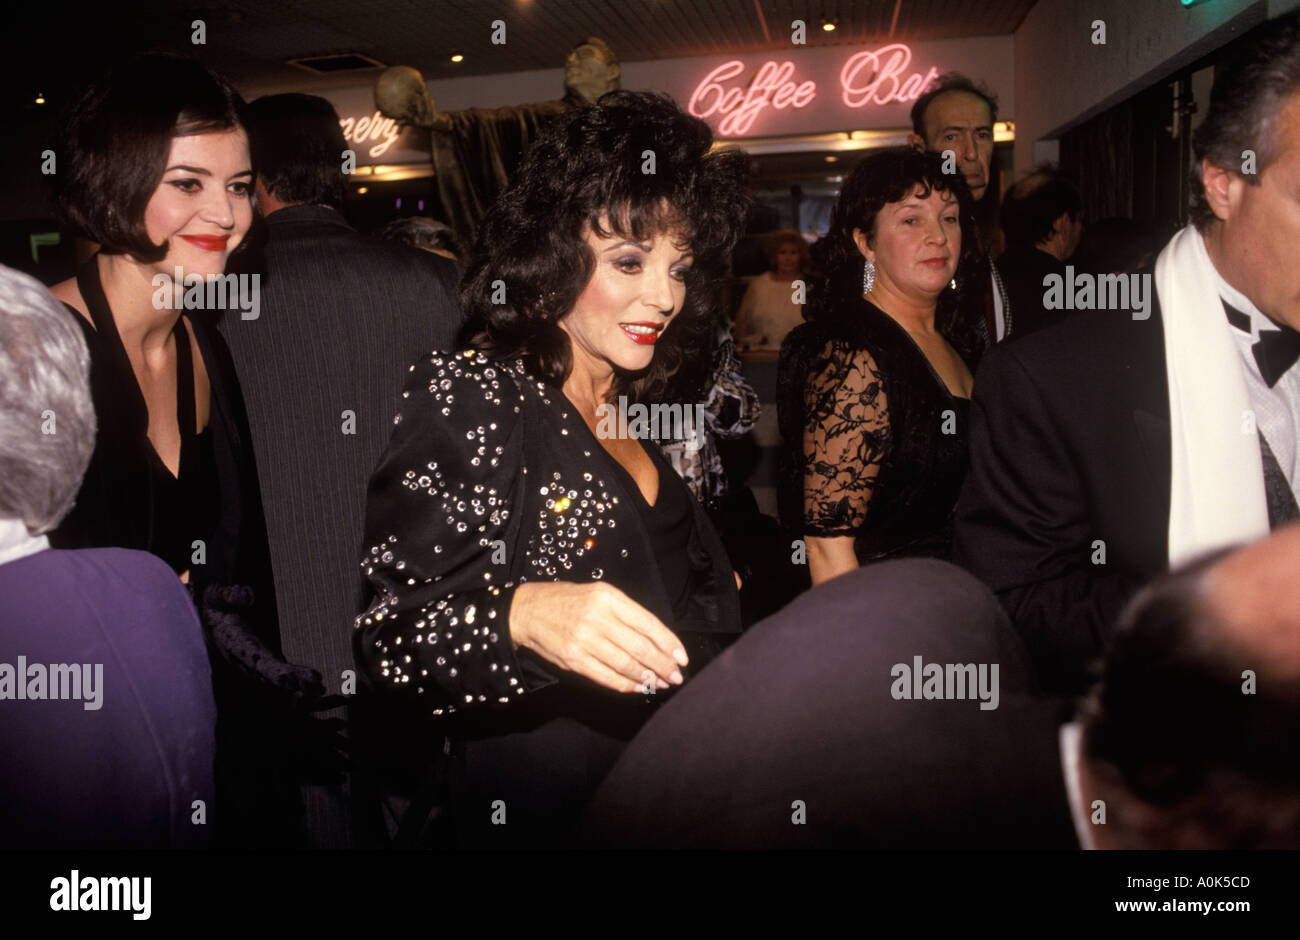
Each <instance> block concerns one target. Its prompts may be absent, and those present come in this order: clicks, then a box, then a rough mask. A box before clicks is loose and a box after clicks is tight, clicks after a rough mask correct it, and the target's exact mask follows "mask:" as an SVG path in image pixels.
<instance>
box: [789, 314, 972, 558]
mask: <svg viewBox="0 0 1300 940" xmlns="http://www.w3.org/2000/svg"><path fill="white" fill-rule="evenodd" d="M835 313H836V315H835V316H834V317H832V318H830V319H820V320H817V321H814V322H811V323H806V324H804V325H802V326H799V327H796V328H795V329H794V330H793V331H792V332H791V333H790V335H789V336H788V337H787V338H786V341H785V343H784V344H783V345H782V347H781V361H780V369H779V376H778V380H777V383H778V384H777V411H778V418H779V421H780V427H781V434H782V437H783V438H784V441H785V446H784V452H783V455H782V467H781V488H780V491H779V499H780V508H781V516H782V521H783V522H784V523H785V524H786V525H787V526H788V527H789V528H790V529H791V530H792V531H794V532H795V533H796V534H798V535H804V536H816V537H826V538H830V537H835V536H845V535H851V536H853V537H854V550H855V553H856V555H857V558H858V562H859V564H866V563H868V562H872V561H879V560H881V559H886V558H895V557H905V556H913V555H919V556H931V557H937V558H945V559H946V558H948V557H949V555H950V553H951V546H952V519H953V507H954V506H955V505H956V502H957V496H958V494H959V492H960V490H961V485H962V482H963V480H964V479H965V477H966V468H967V461H968V452H967V446H968V445H967V440H968V436H967V434H968V432H967V419H968V415H969V409H970V402H969V400H968V399H965V398H959V397H956V396H954V395H953V394H952V393H951V392H949V390H948V388H947V386H946V385H945V384H944V382H943V380H942V379H941V378H940V377H939V375H938V374H937V373H936V372H935V371H934V369H933V367H931V365H930V363H929V361H928V360H927V359H926V358H925V355H924V353H922V352H921V350H920V348H919V347H918V346H917V345H916V343H915V342H914V341H913V340H912V338H911V337H910V336H909V335H908V334H907V331H906V330H904V329H903V327H902V326H901V325H899V324H898V323H897V322H896V321H895V320H894V319H892V318H891V317H890V316H888V315H887V314H885V313H884V312H882V311H881V310H880V309H879V308H877V307H876V306H875V305H874V304H872V303H870V302H868V301H867V300H865V299H862V298H850V299H848V300H846V301H844V302H843V305H842V306H841V307H840V308H838V309H837V310H836V312H835ZM946 338H947V337H946ZM949 342H950V343H951V342H952V339H951V338H949ZM953 346H954V348H956V349H957V350H958V352H959V355H962V357H963V359H964V360H965V361H966V363H967V365H968V366H969V367H971V368H972V371H974V369H973V363H972V362H971V359H970V357H969V356H967V355H966V353H964V352H963V351H962V349H961V347H960V346H959V345H958V344H957V343H953Z"/></svg>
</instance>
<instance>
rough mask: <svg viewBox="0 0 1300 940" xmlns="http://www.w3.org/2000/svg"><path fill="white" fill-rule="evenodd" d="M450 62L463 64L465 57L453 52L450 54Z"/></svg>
mask: <svg viewBox="0 0 1300 940" xmlns="http://www.w3.org/2000/svg"><path fill="white" fill-rule="evenodd" d="M451 61H453V62H464V61H465V57H464V56H463V55H461V54H460V53H459V52H453V53H452V54H451Z"/></svg>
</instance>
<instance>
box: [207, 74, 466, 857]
mask: <svg viewBox="0 0 1300 940" xmlns="http://www.w3.org/2000/svg"><path fill="white" fill-rule="evenodd" d="M248 132H249V137H250V144H251V147H252V151H253V161H254V166H255V167H256V168H257V173H258V179H257V184H256V194H257V200H258V208H259V210H260V211H261V213H262V215H263V216H264V217H265V221H266V233H267V234H266V245H265V250H264V260H261V259H259V261H258V262H257V263H256V264H255V267H256V268H257V271H258V273H260V274H261V278H262V285H261V298H262V300H261V309H260V315H259V316H257V318H256V319H251V320H245V319H241V318H237V317H235V316H230V315H227V317H226V320H225V322H224V323H223V324H222V329H223V332H224V333H225V335H226V338H227V340H228V342H229V344H230V349H231V352H232V354H233V355H234V359H235V364H236V368H237V369H238V372H239V380H240V385H241V386H242V388H243V392H244V397H245V399H246V401H247V405H248V412H249V425H250V428H251V432H252V435H253V447H254V451H255V453H256V458H257V465H258V476H259V479H260V482H261V488H262V499H263V502H264V504H265V512H266V523H267V536H268V540H269V542H270V547H271V559H272V566H273V569H274V575H275V585H276V592H277V605H278V611H279V618H280V630H281V635H282V638H283V645H284V652H285V655H286V657H288V659H289V660H290V661H291V662H297V663H304V664H307V665H310V666H312V667H313V668H315V669H317V670H319V671H320V672H321V674H322V675H323V677H324V681H325V688H326V690H327V691H328V692H329V693H331V694H332V695H333V694H339V693H342V694H345V695H346V694H348V693H350V692H352V691H354V690H355V684H356V683H355V677H354V673H352V672H350V671H349V670H352V669H353V668H354V667H353V663H352V636H351V635H352V620H353V617H354V616H355V615H356V613H357V611H358V610H359V608H360V604H361V592H362V581H361V572H360V568H359V560H360V558H361V555H362V553H363V548H362V545H361V537H362V536H361V533H362V525H363V520H364V512H365V495H366V484H367V481H368V480H369V477H370V472H371V470H372V469H373V466H374V464H375V462H376V461H377V460H378V459H379V455H380V453H381V451H382V450H383V447H384V445H385V444H386V443H387V440H388V436H389V432H390V431H391V430H392V421H393V415H394V414H395V413H396V411H397V402H398V397H399V395H400V393H401V388H402V384H403V381H404V378H405V376H406V374H407V371H408V367H409V366H410V364H411V363H412V362H413V361H415V360H416V359H417V358H418V357H420V356H423V355H426V354H427V353H428V352H429V351H430V350H431V349H443V348H449V347H452V346H453V345H454V343H455V336H456V332H457V330H458V329H459V327H460V323H461V319H462V313H461V309H460V304H459V301H458V300H457V297H456V281H457V277H458V275H457V271H456V267H455V265H454V264H452V263H451V262H450V261H448V260H446V259H444V258H440V257H438V256H437V255H433V254H430V253H427V252H422V251H419V250H417V249H414V248H408V247H406V246H403V245H398V244H393V243H391V242H384V241H381V240H379V239H377V238H371V237H369V236H365V235H362V234H360V233H358V232H357V231H356V230H355V229H353V228H352V227H351V226H350V225H349V224H348V223H347V221H346V220H345V219H344V218H343V215H342V214H341V213H340V211H339V210H340V207H341V206H342V203H343V193H344V185H345V177H344V175H343V173H342V166H343V151H344V150H345V149H346V147H347V145H346V143H345V142H344V139H343V134H342V132H341V130H340V128H339V123H338V115H337V114H336V113H335V111H334V109H333V107H332V106H331V105H330V104H329V102H328V101H325V100H324V99H322V98H318V97H314V96H311V95H273V96H269V97H264V98H260V99H258V100H257V101H255V102H253V104H252V105H250V106H249V120H248ZM324 704H325V705H328V704H330V703H329V702H326V703H324ZM317 705H318V707H319V706H320V705H321V703H317ZM335 714H337V713H335ZM310 727H315V728H317V729H319V730H323V729H325V728H329V727H331V726H330V725H329V724H328V723H326V724H322V723H319V722H317V723H315V724H314V725H312V726H310ZM301 737H314V736H310V735H303V736H301ZM304 751H305V752H307V753H305V754H304V755H303V757H304V760H302V761H300V763H301V764H302V765H303V770H304V777H303V780H302V786H303V796H304V803H305V805H306V813H307V819H306V821H305V831H306V843H305V844H306V845H308V846H312V847H348V846H351V845H353V844H355V843H356V841H357V839H356V835H355V834H354V832H353V823H352V820H351V815H352V814H351V811H350V809H349V806H348V799H347V797H346V796H345V793H346V789H347V784H346V783H340V782H339V776H338V774H337V772H336V773H333V774H327V775H325V776H321V775H320V774H319V773H313V772H312V769H313V768H317V769H319V763H320V760H321V758H322V757H323V756H325V755H327V754H329V752H330V750H329V749H328V748H326V747H323V746H320V745H316V746H312V745H309V744H307V745H304ZM327 778H328V779H327Z"/></svg>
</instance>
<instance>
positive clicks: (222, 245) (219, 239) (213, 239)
mask: <svg viewBox="0 0 1300 940" xmlns="http://www.w3.org/2000/svg"><path fill="white" fill-rule="evenodd" d="M180 237H181V238H183V239H185V240H186V241H187V242H189V243H190V244H191V245H197V246H198V247H199V248H202V249H203V250H204V251H225V250H226V243H227V242H229V241H230V236H229V235H181V236H180Z"/></svg>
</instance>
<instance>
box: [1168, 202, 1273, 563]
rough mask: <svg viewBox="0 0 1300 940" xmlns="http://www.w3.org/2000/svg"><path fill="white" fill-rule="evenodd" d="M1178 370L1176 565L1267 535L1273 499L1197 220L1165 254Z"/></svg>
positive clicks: (1172, 420)
mask: <svg viewBox="0 0 1300 940" xmlns="http://www.w3.org/2000/svg"><path fill="white" fill-rule="evenodd" d="M1155 283H1156V293H1157V295H1158V296H1159V298H1160V310H1161V316H1162V318H1163V325H1164V334H1165V369H1166V372H1167V374H1168V376H1169V443H1170V447H1171V452H1170V454H1171V458H1172V460H1171V470H1172V472H1171V475H1170V481H1169V565H1170V567H1175V566H1177V565H1179V564H1181V563H1182V562H1184V561H1187V560H1189V559H1191V558H1194V557H1196V556H1198V555H1202V554H1204V553H1206V552H1209V551H1212V550H1214V549H1216V548H1220V547H1223V546H1227V545H1233V544H1237V543H1239V542H1247V541H1251V540H1253V539H1255V538H1258V537H1260V536H1263V535H1267V534H1268V531H1269V528H1268V503H1267V500H1266V498H1265V495H1264V465H1263V459H1262V458H1261V456H1260V451H1259V436H1258V433H1257V431H1256V430H1255V421H1254V415H1253V412H1252V409H1251V404H1250V395H1249V393H1248V392H1247V391H1246V379H1245V376H1244V375H1243V374H1242V365H1241V357H1240V354H1239V353H1238V351H1237V346H1236V343H1235V342H1234V341H1233V338H1232V332H1231V330H1232V327H1231V325H1230V324H1229V323H1228V318H1227V315H1226V314H1225V312H1224V309H1223V302H1222V301H1221V300H1220V299H1219V288H1218V277H1217V276H1216V273H1215V269H1214V265H1213V263H1212V262H1211V261H1210V256H1209V254H1208V253H1207V252H1206V250H1205V243H1204V242H1203V241H1202V240H1201V236H1200V233H1199V232H1197V231H1196V229H1195V227H1194V226H1191V225H1189V226H1187V227H1186V228H1185V229H1183V230H1182V231H1181V232H1179V233H1178V234H1177V235H1175V236H1174V237H1173V238H1172V239H1171V240H1170V242H1169V244H1168V245H1166V246H1165V249H1164V251H1162V252H1160V257H1159V258H1158V259H1157V260H1156V277H1155Z"/></svg>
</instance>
